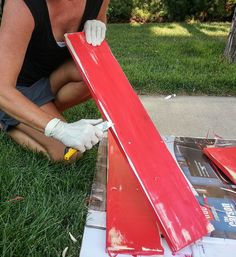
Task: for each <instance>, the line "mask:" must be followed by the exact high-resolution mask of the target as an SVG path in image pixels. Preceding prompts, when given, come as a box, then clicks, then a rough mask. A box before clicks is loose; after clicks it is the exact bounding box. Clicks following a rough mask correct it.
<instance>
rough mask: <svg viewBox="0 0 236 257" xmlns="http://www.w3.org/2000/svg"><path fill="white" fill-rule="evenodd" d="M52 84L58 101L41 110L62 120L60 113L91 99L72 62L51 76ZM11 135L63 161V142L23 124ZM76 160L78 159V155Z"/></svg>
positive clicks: (32, 147)
mask: <svg viewBox="0 0 236 257" xmlns="http://www.w3.org/2000/svg"><path fill="white" fill-rule="evenodd" d="M50 84H51V90H52V92H53V94H54V95H55V96H56V99H55V101H54V103H52V102H50V103H47V104H45V105H43V106H41V107H40V108H41V109H42V110H44V111H45V112H48V113H50V114H52V115H53V116H54V117H56V118H60V119H61V120H64V118H63V117H62V116H61V114H60V112H62V111H64V110H65V109H67V108H70V107H72V106H74V105H76V104H79V103H82V102H84V101H86V100H87V99H89V98H90V97H91V96H90V93H89V90H88V88H87V86H86V85H85V84H84V82H83V81H82V78H81V76H80V74H79V72H78V71H77V69H76V67H75V64H74V63H73V61H72V60H70V61H68V62H66V63H65V64H63V65H62V66H60V67H59V68H58V69H57V70H55V71H54V72H53V73H52V74H51V76H50ZM9 135H10V136H11V137H12V138H13V139H14V140H15V141H16V142H18V143H19V144H22V145H25V146H27V147H29V148H30V149H32V150H34V151H39V152H43V153H45V154H47V155H49V156H50V158H51V159H52V160H55V161H59V160H63V156H64V150H65V146H64V145H63V144H62V143H61V142H59V141H57V140H55V139H52V138H48V137H46V136H44V135H43V134H42V133H40V132H38V131H36V130H34V129H32V128H30V127H28V126H26V125H24V124H22V123H21V124H19V125H18V126H17V127H16V128H15V129H13V130H11V131H10V132H9ZM74 158H76V155H75V156H74Z"/></svg>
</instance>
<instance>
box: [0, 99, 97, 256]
mask: <svg viewBox="0 0 236 257" xmlns="http://www.w3.org/2000/svg"><path fill="white" fill-rule="evenodd" d="M66 116H67V118H68V119H69V120H71V121H72V120H76V119H80V118H82V117H84V118H94V117H98V116H99V113H98V111H97V108H96V106H95V104H94V103H93V102H91V101H90V102H88V103H86V104H83V105H81V106H79V107H76V108H73V109H71V110H70V111H68V112H66ZM96 152H97V149H96V148H94V149H92V150H90V151H88V152H86V154H85V155H84V157H83V158H82V159H81V160H80V161H77V162H76V163H74V164H72V165H66V164H63V163H51V162H50V161H48V160H47V158H45V157H44V156H42V155H40V154H36V153H33V152H31V151H29V150H27V149H24V148H22V147H20V146H19V145H17V144H15V143H14V142H12V141H11V140H10V139H9V138H8V137H7V136H6V135H5V134H4V133H0V156H1V157H0V256H1V257H13V256H14V257H19V256H24V257H26V256H30V257H31V256H32V257H36V256H37V257H42V256H47V257H49V256H52V257H55V256H61V253H62V251H63V249H64V248H65V247H67V246H69V252H68V255H67V257H68V256H79V248H80V243H81V239H82V233H83V228H84V221H85V217H86V212H87V209H86V203H87V199H88V198H87V197H88V195H89V193H90V188H91V183H92V178H93V174H94V170H95V164H96V163H95V160H96ZM17 196H21V197H23V198H24V199H23V200H21V201H16V202H11V201H10V200H11V199H14V198H15V197H17ZM9 201H10V202H9ZM69 232H71V233H72V235H74V236H75V237H76V238H77V239H78V240H79V242H78V243H77V244H74V243H73V242H72V241H71V240H70V238H69V234H68V233H69Z"/></svg>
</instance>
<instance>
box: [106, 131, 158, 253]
mask: <svg viewBox="0 0 236 257" xmlns="http://www.w3.org/2000/svg"><path fill="white" fill-rule="evenodd" d="M106 224H107V225H106V228H107V234H106V245H107V251H108V252H109V253H113V254H117V253H119V254H120V253H121V254H131V255H135V256H136V255H162V254H163V248H162V245H161V237H160V231H159V228H158V226H157V221H156V216H155V212H154V211H153V209H152V208H151V205H150V204H149V203H148V201H147V200H146V197H145V194H143V192H142V189H141V187H140V185H139V184H138V181H137V180H136V178H135V176H134V174H133V172H132V170H131V168H130V166H129V164H128V162H127V160H126V159H125V157H124V156H123V154H122V153H121V151H120V149H119V147H118V146H117V143H116V141H115V139H114V137H113V136H112V134H111V133H109V134H108V181H107V222H106Z"/></svg>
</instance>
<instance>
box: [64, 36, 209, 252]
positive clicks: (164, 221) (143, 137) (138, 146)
mask: <svg viewBox="0 0 236 257" xmlns="http://www.w3.org/2000/svg"><path fill="white" fill-rule="evenodd" d="M66 42H67V44H68V47H69V49H70V51H71V53H72V56H73V58H74V60H75V62H76V64H77V67H78V69H79V70H80V71H81V75H82V76H83V78H84V80H85V82H86V84H87V85H88V87H89V88H90V91H91V93H92V95H93V97H94V99H95V101H96V103H97V105H98V107H99V109H100V111H101V113H102V115H103V117H104V118H105V119H107V120H111V121H112V122H113V123H114V126H113V127H112V128H111V129H110V130H111V132H112V134H113V135H114V137H115V140H116V142H117V144H118V146H119V148H120V150H121V151H122V153H123V154H124V156H125V158H126V159H127V160H129V164H130V166H131V168H132V171H133V172H134V173H135V176H136V178H137V180H138V181H139V183H140V185H141V187H142V190H143V191H144V192H145V194H146V196H147V199H148V200H149V202H150V204H151V206H152V208H153V210H154V212H155V214H156V217H157V221H158V225H159V227H160V229H161V231H162V233H163V234H164V236H165V238H166V240H167V242H168V244H169V246H170V247H171V249H172V250H173V251H178V250H179V249H181V248H183V247H184V246H186V245H189V244H190V243H192V242H194V241H196V240H197V239H199V238H201V237H202V236H203V235H205V234H207V225H208V221H207V220H206V218H205V217H204V215H203V213H202V210H201V208H200V206H199V204H198V202H197V201H196V199H195V197H194V196H193V194H192V191H191V189H190V187H189V185H188V183H187V181H186V179H185V178H184V176H183V175H182V173H181V171H180V170H179V168H178V166H177V164H176V162H175V161H174V160H173V158H172V156H171V154H170V153H169V151H168V150H167V148H166V146H165V144H164V142H163V140H162V138H161V137H160V135H159V133H158V131H157V130H156V128H155V126H154V124H153V123H152V121H151V119H150V117H149V116H148V114H147V112H146V111H145V109H144V107H143V105H142V103H141V102H140V100H139V98H138V97H137V95H136V94H135V92H134V90H133V89H132V87H131V85H130V83H129V81H128V80H127V78H126V77H125V75H124V73H123V71H122V69H121V67H120V65H119V63H118V62H117V61H116V59H115V58H114V57H113V55H112V53H111V51H110V49H109V46H108V44H107V43H106V42H105V41H104V42H103V43H102V45H101V46H100V47H93V46H92V45H89V44H87V43H86V41H85V37H84V34H83V33H74V34H68V35H66ZM124 51H125V49H124ZM140 69H141V67H140Z"/></svg>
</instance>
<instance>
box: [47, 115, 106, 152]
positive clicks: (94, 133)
mask: <svg viewBox="0 0 236 257" xmlns="http://www.w3.org/2000/svg"><path fill="white" fill-rule="evenodd" d="M101 121H102V120H101V119H95V120H88V119H82V120H79V121H77V122H74V123H66V122H63V121H61V120H59V119H57V118H54V119H52V120H50V121H49V122H48V124H47V126H46V128H45V132H44V134H45V135H46V136H48V137H53V138H55V139H57V140H59V141H61V142H62V143H63V144H64V145H65V146H68V147H71V148H74V149H77V150H79V151H80V152H82V153H83V152H85V151H86V150H89V149H91V148H92V147H93V146H94V145H96V144H97V143H98V142H99V141H100V140H101V139H102V137H103V131H102V130H101V129H99V128H97V127H96V126H95V125H97V124H99V123H100V122H101Z"/></svg>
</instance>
